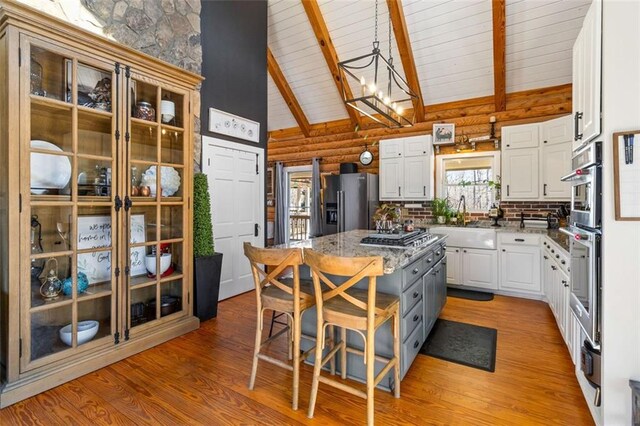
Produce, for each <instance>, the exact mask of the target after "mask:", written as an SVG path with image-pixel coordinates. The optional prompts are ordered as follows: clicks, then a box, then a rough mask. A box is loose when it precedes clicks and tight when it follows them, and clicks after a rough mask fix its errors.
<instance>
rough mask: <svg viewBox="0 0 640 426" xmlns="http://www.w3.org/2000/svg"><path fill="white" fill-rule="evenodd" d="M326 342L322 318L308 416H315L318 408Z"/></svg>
mask: <svg viewBox="0 0 640 426" xmlns="http://www.w3.org/2000/svg"><path fill="white" fill-rule="evenodd" d="M323 343H324V327H323V326H322V320H321V319H318V327H317V331H316V349H315V351H316V359H315V363H314V364H313V382H312V383H311V396H310V397H309V411H308V412H307V417H309V418H310V419H312V418H313V411H314V410H315V408H316V397H317V396H318V383H319V381H320V379H319V377H320V370H321V369H322V347H323V346H324V345H323Z"/></svg>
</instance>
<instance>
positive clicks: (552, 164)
mask: <svg viewBox="0 0 640 426" xmlns="http://www.w3.org/2000/svg"><path fill="white" fill-rule="evenodd" d="M572 124H573V122H572V121H571V116H565V117H560V118H557V119H555V120H549V121H546V122H544V123H536V124H523V125H520V126H507V127H503V128H502V189H503V190H502V200H504V201H522V200H528V201H532V200H540V201H545V200H557V201H565V200H569V199H570V198H571V186H570V185H569V183H567V182H561V181H560V178H561V177H562V176H564V175H565V174H567V173H568V172H569V170H570V168H571V136H572V133H571V130H572V127H571V126H572Z"/></svg>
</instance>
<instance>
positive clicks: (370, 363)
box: [365, 325, 376, 426]
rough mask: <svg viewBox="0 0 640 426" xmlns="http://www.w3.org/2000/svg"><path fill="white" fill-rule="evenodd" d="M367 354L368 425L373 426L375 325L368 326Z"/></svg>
mask: <svg viewBox="0 0 640 426" xmlns="http://www.w3.org/2000/svg"><path fill="white" fill-rule="evenodd" d="M365 346H366V348H367V353H366V354H365V357H366V360H367V425H369V426H373V418H374V403H373V396H374V392H375V386H374V381H375V368H374V367H375V361H376V358H375V356H376V349H375V329H374V328H373V325H367V341H366V342H365Z"/></svg>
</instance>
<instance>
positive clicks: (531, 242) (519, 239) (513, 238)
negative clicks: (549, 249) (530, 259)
mask: <svg viewBox="0 0 640 426" xmlns="http://www.w3.org/2000/svg"><path fill="white" fill-rule="evenodd" d="M498 243H499V244H513V245H522V246H538V245H540V235H538V234H525V233H518V234H515V233H513V234H508V233H498Z"/></svg>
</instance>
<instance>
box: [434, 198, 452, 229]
mask: <svg viewBox="0 0 640 426" xmlns="http://www.w3.org/2000/svg"><path fill="white" fill-rule="evenodd" d="M431 212H432V213H433V217H435V218H436V222H437V223H439V224H441V225H444V224H445V223H447V216H448V215H449V203H448V202H447V199H446V198H437V197H436V198H434V199H433V201H432V202H431Z"/></svg>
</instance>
